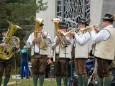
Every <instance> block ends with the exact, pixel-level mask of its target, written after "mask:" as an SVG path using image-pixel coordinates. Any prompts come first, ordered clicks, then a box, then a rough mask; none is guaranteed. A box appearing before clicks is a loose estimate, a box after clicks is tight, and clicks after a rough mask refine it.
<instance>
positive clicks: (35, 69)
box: [31, 53, 48, 75]
mask: <svg viewBox="0 0 115 86" xmlns="http://www.w3.org/2000/svg"><path fill="white" fill-rule="evenodd" d="M47 59H48V58H47V55H40V54H38V53H35V54H34V55H33V56H32V59H31V63H32V73H33V74H35V75H39V74H40V75H42V74H45V68H46V65H47Z"/></svg>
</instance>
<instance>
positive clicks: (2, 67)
mask: <svg viewBox="0 0 115 86" xmlns="http://www.w3.org/2000/svg"><path fill="white" fill-rule="evenodd" d="M0 43H2V41H0ZM12 63H13V58H11V59H9V60H2V59H0V77H2V75H3V72H4V71H5V76H7V77H10V73H11V68H12Z"/></svg>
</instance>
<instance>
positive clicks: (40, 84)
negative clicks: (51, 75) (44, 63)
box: [39, 75, 45, 86]
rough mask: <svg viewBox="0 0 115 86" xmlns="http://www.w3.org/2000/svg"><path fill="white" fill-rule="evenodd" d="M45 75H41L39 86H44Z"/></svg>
mask: <svg viewBox="0 0 115 86" xmlns="http://www.w3.org/2000/svg"><path fill="white" fill-rule="evenodd" d="M44 78H45V75H39V86H43V83H44Z"/></svg>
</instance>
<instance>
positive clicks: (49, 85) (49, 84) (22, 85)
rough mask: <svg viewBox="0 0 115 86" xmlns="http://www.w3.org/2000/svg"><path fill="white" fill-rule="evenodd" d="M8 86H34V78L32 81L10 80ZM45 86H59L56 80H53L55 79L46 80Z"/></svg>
mask: <svg viewBox="0 0 115 86" xmlns="http://www.w3.org/2000/svg"><path fill="white" fill-rule="evenodd" d="M16 82H17V84H16ZM11 83H13V84H11ZM8 86H33V80H32V78H30V79H10V81H9V85H8ZM38 86H39V81H38ZM43 86H57V85H56V81H55V79H54V78H53V79H45V81H44V84H43Z"/></svg>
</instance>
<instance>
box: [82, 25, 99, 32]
mask: <svg viewBox="0 0 115 86" xmlns="http://www.w3.org/2000/svg"><path fill="white" fill-rule="evenodd" d="M91 27H93V28H94V30H95V31H97V32H98V31H99V29H98V28H99V27H100V25H99V24H95V25H91V26H88V27H86V28H84V29H81V32H83V33H84V32H90V31H91V29H90V28H91Z"/></svg>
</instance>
